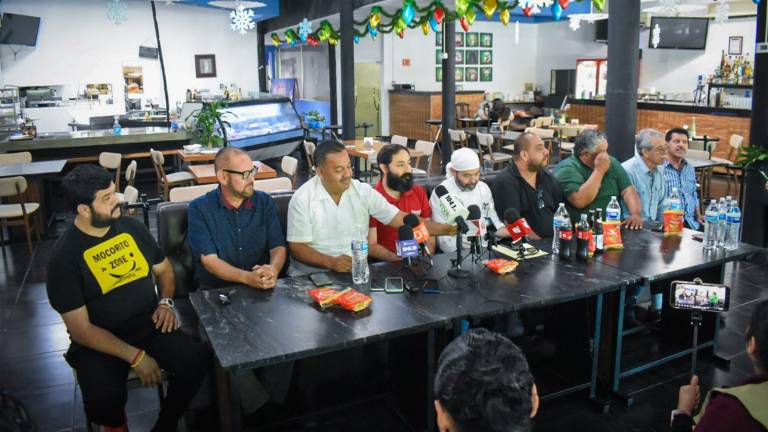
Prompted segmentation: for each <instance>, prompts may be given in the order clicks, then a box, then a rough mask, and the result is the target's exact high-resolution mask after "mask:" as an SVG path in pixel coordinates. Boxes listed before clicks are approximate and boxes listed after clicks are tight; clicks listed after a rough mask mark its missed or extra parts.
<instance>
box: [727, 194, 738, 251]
mask: <svg viewBox="0 0 768 432" xmlns="http://www.w3.org/2000/svg"><path fill="white" fill-rule="evenodd" d="M725 225H726V227H727V228H728V231H727V232H726V234H725V249H726V250H736V249H737V248H738V247H739V241H740V240H741V210H739V205H738V203H737V202H736V201H731V204H730V206H729V208H728V213H727V215H726V218H725Z"/></svg>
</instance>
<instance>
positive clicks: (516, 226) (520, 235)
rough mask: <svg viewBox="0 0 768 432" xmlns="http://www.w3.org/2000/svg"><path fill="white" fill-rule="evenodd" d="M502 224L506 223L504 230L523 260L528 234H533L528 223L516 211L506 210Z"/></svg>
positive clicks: (512, 209) (513, 209)
mask: <svg viewBox="0 0 768 432" xmlns="http://www.w3.org/2000/svg"><path fill="white" fill-rule="evenodd" d="M504 222H506V223H507V226H506V227H505V228H506V230H507V232H508V233H509V236H510V237H511V238H512V243H513V244H515V243H517V250H518V254H520V259H521V260H523V259H525V245H526V244H528V234H530V233H532V232H533V230H532V229H531V227H530V225H528V221H526V220H525V218H524V217H520V212H518V211H517V209H515V208H508V209H507V211H505V212H504Z"/></svg>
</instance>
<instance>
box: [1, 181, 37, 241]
mask: <svg viewBox="0 0 768 432" xmlns="http://www.w3.org/2000/svg"><path fill="white" fill-rule="evenodd" d="M26 190H27V179H25V178H24V177H8V178H3V179H0V198H8V197H16V196H17V197H18V199H19V203H18V204H0V242H2V244H3V245H5V234H3V231H4V230H5V228H6V227H9V226H24V233H25V234H26V236H27V246H28V247H29V253H30V254H31V253H32V231H35V236H36V237H37V241H40V230H39V226H40V225H42V221H41V220H40V212H38V211H37V210H39V209H40V204H38V203H27V202H24V192H26ZM32 216H35V217H36V218H37V222H38V224H34V223H33V222H32V221H31V220H30V219H31V217H32Z"/></svg>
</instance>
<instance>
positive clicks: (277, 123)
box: [217, 96, 304, 148]
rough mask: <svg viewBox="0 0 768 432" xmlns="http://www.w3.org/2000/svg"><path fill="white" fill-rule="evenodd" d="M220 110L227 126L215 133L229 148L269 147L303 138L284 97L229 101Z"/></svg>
mask: <svg viewBox="0 0 768 432" xmlns="http://www.w3.org/2000/svg"><path fill="white" fill-rule="evenodd" d="M220 111H221V112H222V116H221V118H222V120H223V121H226V122H227V123H228V124H227V125H225V126H224V130H223V131H222V130H221V128H220V127H219V128H217V131H218V133H219V134H220V135H221V136H222V137H223V138H224V140H225V141H226V142H227V145H230V146H233V147H240V148H251V147H255V146H269V145H273V144H281V143H285V142H288V141H296V140H301V139H302V138H303V137H304V128H303V125H302V124H301V118H300V117H299V115H298V113H297V112H296V109H295V108H294V107H293V103H292V102H291V100H290V99H288V98H287V97H282V96H280V97H268V98H263V99H252V100H242V101H236V102H230V103H229V104H228V106H227V107H226V108H223V109H221V110H220Z"/></svg>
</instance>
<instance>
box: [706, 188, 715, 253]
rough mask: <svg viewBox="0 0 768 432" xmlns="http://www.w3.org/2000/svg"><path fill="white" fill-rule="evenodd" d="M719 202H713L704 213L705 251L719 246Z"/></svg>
mask: <svg viewBox="0 0 768 432" xmlns="http://www.w3.org/2000/svg"><path fill="white" fill-rule="evenodd" d="M717 218H718V212H717V201H716V200H711V201H710V202H709V206H707V211H706V212H705V213H704V250H711V249H714V248H715V246H717Z"/></svg>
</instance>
